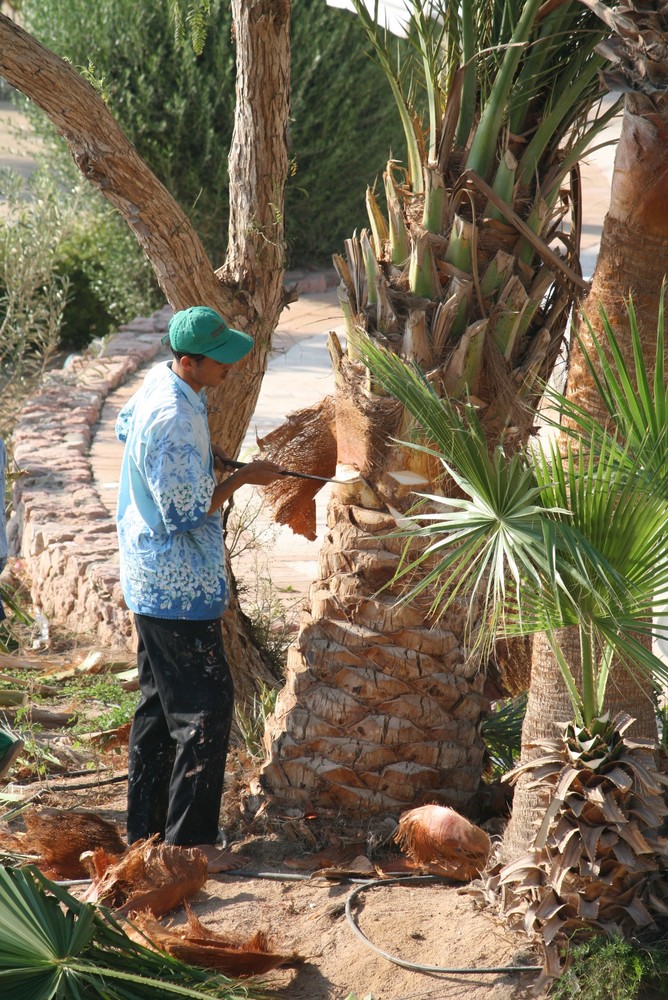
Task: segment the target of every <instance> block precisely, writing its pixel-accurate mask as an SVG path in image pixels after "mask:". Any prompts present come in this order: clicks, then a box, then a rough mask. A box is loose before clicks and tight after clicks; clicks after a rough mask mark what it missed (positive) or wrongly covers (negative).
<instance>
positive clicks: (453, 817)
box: [394, 805, 492, 882]
mask: <svg viewBox="0 0 668 1000" xmlns="http://www.w3.org/2000/svg"><path fill="white" fill-rule="evenodd" d="M394 839H395V841H396V842H397V843H398V844H399V846H400V847H401V848H402V849H403V850H405V851H406V853H407V854H408V855H409V857H410V858H411V859H412V860H413V861H414V862H416V863H417V864H420V865H422V866H424V867H426V868H428V869H429V871H431V872H434V873H435V874H441V875H445V876H447V878H452V879H457V880H458V881H461V882H468V881H470V880H471V879H473V878H476V877H477V876H478V875H479V874H480V872H481V871H482V870H483V869H484V867H485V865H486V864H487V860H488V858H489V855H490V852H491V849H492V842H491V840H490V839H489V836H488V835H487V834H486V833H485V831H484V830H481V829H480V827H479V826H475V825H474V824H473V823H469V821H468V820H467V819H465V818H464V817H463V816H460V815H459V813H457V812H456V811H455V810H454V809H450V808H449V807H448V806H438V805H426V806H419V807H418V808H417V809H410V810H409V811H408V812H405V813H404V814H403V815H402V816H401V818H400V820H399V829H398V830H397V833H396V834H395V838H394Z"/></svg>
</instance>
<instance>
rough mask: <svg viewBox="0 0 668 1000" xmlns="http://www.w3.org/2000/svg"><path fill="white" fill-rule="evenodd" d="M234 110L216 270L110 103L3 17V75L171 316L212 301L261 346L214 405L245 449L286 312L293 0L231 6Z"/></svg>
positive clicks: (213, 413)
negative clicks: (103, 210) (150, 275)
mask: <svg viewBox="0 0 668 1000" xmlns="http://www.w3.org/2000/svg"><path fill="white" fill-rule="evenodd" d="M232 6H233V13H234V24H235V39H236V44H237V102H236V112H235V115H236V117H235V128H234V138H233V144H232V151H231V154H230V191H231V206H230V208H231V215H230V230H229V233H230V244H229V247H228V256H227V261H226V263H225V265H224V266H223V267H222V268H221V269H220V270H219V271H218V272H215V271H214V269H213V266H212V264H211V262H210V261H209V258H208V257H207V254H206V252H205V250H204V247H203V246H202V243H201V241H200V239H199V237H198V235H197V233H196V232H195V230H194V229H193V227H192V225H191V224H190V221H189V219H188V217H187V216H186V215H185V213H184V212H183V211H182V209H181V208H180V207H179V206H178V205H177V203H176V202H175V201H174V199H173V198H172V196H171V195H170V193H169V192H168V191H167V189H166V188H165V187H164V185H163V184H161V183H160V181H159V180H158V179H157V177H155V175H154V174H153V173H152V172H151V170H150V169H149V167H148V166H147V164H146V163H145V162H144V160H142V158H141V157H140V156H139V154H138V153H137V151H136V150H135V148H134V146H133V145H132V144H131V143H130V142H129V140H128V139H127V137H126V136H125V134H124V133H123V131H122V130H121V128H120V127H119V125H118V124H117V122H116V121H115V119H114V118H113V116H112V115H111V113H110V112H109V110H108V108H107V107H106V105H105V104H104V102H103V101H102V100H101V99H100V97H99V96H98V94H97V93H96V92H95V90H94V89H93V88H92V87H91V86H90V84H88V83H87V82H86V81H85V80H84V79H83V77H82V76H81V75H80V74H79V73H77V71H76V70H75V69H74V68H73V67H72V66H71V65H70V64H69V63H67V62H65V60H63V59H60V58H59V57H58V56H57V55H55V54H54V53H53V52H51V51H50V50H49V49H47V48H45V47H44V46H43V45H41V44H40V43H39V42H38V41H37V40H36V39H34V38H33V37H32V36H31V35H29V34H28V33H27V32H25V31H24V30H23V29H22V28H20V27H19V26H18V25H17V24H16V23H15V22H13V21H12V20H10V19H9V18H8V17H6V16H4V15H0V75H2V76H3V77H4V78H5V79H6V80H7V82H8V83H10V84H11V85H12V86H14V87H16V88H17V89H18V90H20V91H21V92H22V93H24V94H25V95H26V96H27V97H29V98H30V99H31V101H33V102H34V103H35V104H36V105H37V106H38V107H40V108H42V110H43V111H44V112H45V113H46V114H47V115H48V117H49V118H50V120H51V121H52V122H53V124H54V125H55V127H56V128H57V129H58V131H59V132H60V134H61V135H62V136H63V138H64V139H65V141H66V142H67V144H68V146H69V149H70V152H71V154H72V157H73V159H74V162H75V163H76V165H77V167H78V168H79V170H80V171H81V172H82V174H83V175H84V177H86V179H87V180H89V181H90V182H91V183H92V184H93V185H94V186H95V187H96V188H97V189H98V190H99V191H100V193H101V194H102V195H103V196H104V197H105V198H106V199H107V200H108V201H109V202H110V204H112V205H113V206H114V208H116V209H117V210H118V211H119V212H120V214H121V215H122V216H123V218H124V219H125V221H126V222H127V224H128V225H129V226H130V228H131V229H132V231H133V232H134V234H135V236H136V237H137V240H138V241H139V243H140V245H141V247H142V249H143V250H144V252H145V253H146V256H147V257H148V258H149V260H150V262H151V264H152V266H153V270H154V272H155V275H156V278H157V280H158V283H159V285H160V287H161V288H162V290H163V292H164V293H165V296H166V298H167V301H168V302H169V303H170V305H171V306H172V307H173V308H174V309H175V310H178V309H184V308H187V307H188V306H191V305H198V304H201V303H206V304H207V305H210V306H212V307H213V308H216V309H218V310H219V312H220V313H221V314H222V315H223V316H224V317H225V318H226V319H227V321H228V322H229V323H230V324H232V325H236V326H238V327H240V328H241V329H244V330H248V332H249V333H250V334H251V335H252V336H253V337H254V339H255V348H254V350H253V351H252V352H251V354H250V355H248V356H247V358H246V359H245V360H244V362H243V363H241V364H239V365H238V366H237V367H236V368H235V377H234V379H233V380H230V382H229V383H226V386H225V393H224V396H223V394H222V393H221V392H218V393H212V394H211V397H210V421H211V429H212V436H213V438H214V440H216V441H217V442H218V443H219V444H220V445H221V446H222V447H223V448H224V449H225V450H226V451H227V452H228V453H230V454H236V453H237V452H238V450H239V447H240V446H241V442H242V441H243V438H244V435H245V433H246V429H247V427H248V424H249V422H250V418H251V417H252V415H253V412H254V410H255V405H256V402H257V397H258V394H259V391H260V386H261V384H262V376H263V374H264V371H265V369H266V363H267V356H268V353H269V350H270V347H271V335H272V332H273V330H274V329H275V327H276V324H277V322H278V317H279V315H280V312H281V309H282V306H283V295H284V293H283V264H284V238H283V204H284V197H283V196H284V186H285V180H286V177H287V169H288V150H287V123H288V107H289V94H290V35H289V27H290V3H289V0H235V2H234V3H233V5H232Z"/></svg>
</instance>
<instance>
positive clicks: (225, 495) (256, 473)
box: [209, 447, 285, 514]
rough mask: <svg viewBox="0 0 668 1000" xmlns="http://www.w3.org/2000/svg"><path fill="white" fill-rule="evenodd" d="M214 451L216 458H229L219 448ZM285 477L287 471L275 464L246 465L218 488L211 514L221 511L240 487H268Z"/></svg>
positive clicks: (210, 510)
mask: <svg viewBox="0 0 668 1000" xmlns="http://www.w3.org/2000/svg"><path fill="white" fill-rule="evenodd" d="M212 451H213V454H214V456H215V457H216V458H220V456H221V454H222V455H223V456H224V457H225V458H226V457H227V456H226V455H225V454H224V452H220V449H218V448H217V447H216V450H215V451H214V450H213V448H212ZM283 475H285V470H284V469H282V468H281V466H280V465H276V464H275V463H274V462H267V461H264V460H261V461H258V462H249V463H248V465H244V467H243V468H242V469H237V470H236V471H235V472H233V473H232V475H231V476H228V477H227V479H225V480H223V482H222V483H219V484H218V486H216V488H215V489H214V491H213V495H212V497H211V506H210V507H209V514H213V512H214V511H216V510H219V509H220V508H221V507H222V506H223V504H224V503H225V501H226V500H229V498H230V497H231V496H232V494H233V493H234V492H235V490H238V489H239V487H240V486H268V485H269V483H273V482H274V480H276V479H280V478H281V476H283Z"/></svg>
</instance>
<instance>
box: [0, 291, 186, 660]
mask: <svg viewBox="0 0 668 1000" xmlns="http://www.w3.org/2000/svg"><path fill="white" fill-rule="evenodd" d="M171 315H172V310H171V309H170V308H169V307H166V308H165V309H162V310H160V311H159V312H156V313H154V314H153V315H152V316H150V317H147V318H140V319H135V320H133V321H132V322H131V323H128V324H127V325H125V326H123V327H121V328H120V330H119V332H118V333H117V334H116V335H115V336H113V337H112V338H110V339H109V340H108V341H106V342H105V344H104V347H103V349H102V352H101V353H100V354H93V353H89V354H85V355H82V356H81V357H75V358H72V359H70V361H69V363H68V364H67V365H66V367H64V368H63V369H61V370H59V371H53V372H49V373H48V375H47V376H46V378H45V380H44V383H43V385H42V387H41V389H40V391H39V393H38V394H37V395H35V396H33V397H31V399H30V400H29V401H28V402H27V403H26V405H25V406H24V407H23V409H22V410H21V414H20V416H19V419H18V422H17V425H16V428H15V431H14V434H13V436H12V448H13V453H14V459H15V464H16V466H17V467H18V469H20V470H21V471H22V472H23V475H22V476H20V477H19V478H18V479H17V480H16V481H15V484H14V512H15V513H14V517H13V520H12V523H11V524H10V537H11V538H12V540H13V547H14V548H16V549H17V550H18V552H19V553H20V555H21V558H22V559H23V561H24V565H25V570H26V574H27V576H28V578H29V579H30V583H31V596H32V600H33V602H34V604H35V606H36V607H38V608H39V609H40V610H41V611H42V612H43V614H44V615H45V616H46V618H47V619H48V620H49V621H52V622H57V623H58V624H59V625H62V626H64V627H65V628H68V629H71V630H72V631H73V632H86V633H88V634H89V635H90V636H91V638H92V640H93V641H94V642H97V643H99V644H101V645H104V646H107V647H109V646H111V647H128V645H129V644H130V638H131V631H132V625H131V616H130V614H129V612H128V611H127V609H126V608H125V605H124V602H123V597H122V595H121V591H120V586H119V572H118V545H117V538H116V525H115V522H114V519H113V517H112V516H111V515H110V514H109V512H108V510H107V508H106V507H105V505H104V504H103V503H102V501H101V499H100V496H99V494H98V492H97V490H96V488H95V484H94V480H93V470H92V467H91V462H90V456H89V451H90V445H91V441H92V439H93V435H94V433H95V426H96V424H97V423H98V421H99V419H100V415H101V412H102V406H103V404H104V401H105V399H106V397H107V395H108V394H109V393H110V392H112V391H113V390H114V389H116V388H118V386H120V385H121V384H122V383H123V382H124V381H125V380H126V379H127V378H128V377H129V376H130V375H132V374H133V373H134V372H135V371H136V370H137V368H138V367H139V366H140V365H142V364H144V363H146V362H148V361H150V360H151V359H152V358H153V357H154V356H155V355H156V354H157V353H158V350H159V349H160V337H161V336H162V335H163V334H164V333H165V332H166V330H167V324H168V322H169V318H170V316H171Z"/></svg>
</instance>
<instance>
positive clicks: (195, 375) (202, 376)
mask: <svg viewBox="0 0 668 1000" xmlns="http://www.w3.org/2000/svg"><path fill="white" fill-rule="evenodd" d="M232 368H233V365H226V364H224V363H223V362H222V361H214V359H213V358H208V357H206V355H205V356H204V357H203V358H202V359H201V360H194V359H190V372H189V374H190V376H191V378H192V380H193V381H194V382H196V383H197V384H198V385H199V386H200V387H201V388H203V387H204V386H206V387H207V388H211V389H214V388H215V387H216V386H218V385H222V383H223V382H224V381H225V379H226V378H227V376H228V375H229V374H230V372H231V371H232Z"/></svg>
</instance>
